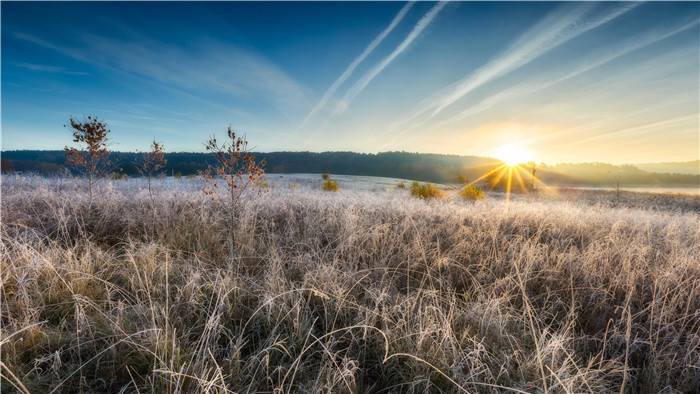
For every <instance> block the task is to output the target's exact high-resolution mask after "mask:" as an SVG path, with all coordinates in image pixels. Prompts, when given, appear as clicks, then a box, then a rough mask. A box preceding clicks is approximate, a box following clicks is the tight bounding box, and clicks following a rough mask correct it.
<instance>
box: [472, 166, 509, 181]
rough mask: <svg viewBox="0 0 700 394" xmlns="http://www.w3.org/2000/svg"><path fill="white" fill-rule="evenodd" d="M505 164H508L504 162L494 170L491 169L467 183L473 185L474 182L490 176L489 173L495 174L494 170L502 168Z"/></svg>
mask: <svg viewBox="0 0 700 394" xmlns="http://www.w3.org/2000/svg"><path fill="white" fill-rule="evenodd" d="M505 166H506V164H505V163H504V164H501V165H500V166H498V167H496V168H494V169H493V170H491V171H489V172H487V173H486V174H484V175H482V176H480V177H478V178H476V179H475V180H474V181H471V182H469V183H468V184H467V186H471V185H473V184H475V183H477V182H479V181H480V180H482V179H484V178H486V177H487V176H489V175H491V174H493V173H494V172H496V171H498V170H500V169H501V168H503V167H505Z"/></svg>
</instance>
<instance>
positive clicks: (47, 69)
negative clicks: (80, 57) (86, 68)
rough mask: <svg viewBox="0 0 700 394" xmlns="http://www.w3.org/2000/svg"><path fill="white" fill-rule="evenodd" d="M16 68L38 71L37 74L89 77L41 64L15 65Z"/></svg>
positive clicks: (84, 73)
mask: <svg viewBox="0 0 700 394" xmlns="http://www.w3.org/2000/svg"><path fill="white" fill-rule="evenodd" d="M15 65H16V66H18V67H22V68H26V69H27V70H32V71H39V72H49V73H61V74H71V75H90V74H89V73H86V72H80V71H70V70H67V69H66V68H65V67H58V66H47V65H43V64H30V63H15Z"/></svg>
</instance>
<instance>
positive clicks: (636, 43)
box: [435, 20, 698, 127]
mask: <svg viewBox="0 0 700 394" xmlns="http://www.w3.org/2000/svg"><path fill="white" fill-rule="evenodd" d="M697 24H698V20H693V21H690V22H685V23H682V24H680V25H676V26H673V27H670V28H665V29H655V30H652V31H650V32H648V33H647V34H644V35H643V36H641V37H637V38H635V39H634V40H631V41H628V42H627V43H625V44H623V45H620V46H618V47H616V48H614V49H611V50H608V51H607V52H606V53H605V54H603V55H599V56H597V58H596V59H595V60H594V61H590V62H588V63H585V64H583V65H582V66H580V67H578V68H577V69H575V70H574V71H571V72H569V73H568V74H565V75H563V76H561V77H559V78H554V79H541V80H539V81H534V82H529V83H520V84H518V85H516V86H513V87H511V88H509V89H507V90H504V91H502V92H499V93H497V94H494V95H492V96H490V97H488V98H486V99H484V100H482V101H481V102H479V103H478V104H476V105H474V106H472V107H469V108H467V109H465V110H463V111H462V112H460V113H458V114H457V115H455V116H453V117H451V118H449V119H447V120H445V121H442V122H440V123H438V124H436V125H435V127H440V126H443V125H446V124H450V123H454V122H457V121H460V120H463V119H466V118H468V117H470V116H473V115H476V114H478V113H481V112H483V111H486V110H487V109H489V108H491V107H493V106H495V105H498V104H500V103H501V102H503V101H506V100H510V99H513V98H516V97H521V96H526V95H529V94H532V93H535V92H538V91H540V90H543V89H546V88H548V87H550V86H553V85H556V84H558V83H560V82H563V81H565V80H567V79H569V78H573V77H575V76H577V75H579V74H582V73H585V72H587V71H590V70H592V69H594V68H596V67H600V66H602V65H603V64H606V63H608V62H611V61H613V60H615V59H617V58H619V57H621V56H623V55H626V54H628V53H630V52H633V51H635V50H637V49H640V48H643V47H645V46H647V45H651V44H653V43H655V42H658V41H661V40H663V39H665V38H668V37H671V36H673V35H675V34H677V33H680V32H682V31H685V30H687V29H690V28H692V27H694V26H695V25H697Z"/></svg>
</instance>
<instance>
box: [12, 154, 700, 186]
mask: <svg viewBox="0 0 700 394" xmlns="http://www.w3.org/2000/svg"><path fill="white" fill-rule="evenodd" d="M139 155H140V153H132V152H112V153H111V157H110V160H111V161H113V162H114V163H116V165H117V166H119V168H121V170H122V171H121V173H124V174H127V175H129V176H137V175H138V174H139V172H138V169H137V159H138V157H139ZM256 157H258V158H259V159H260V160H265V161H266V165H265V172H266V173H319V174H320V173H330V174H335V175H367V176H383V177H393V178H402V179H411V180H417V181H422V182H436V183H466V182H471V181H473V180H475V179H477V178H479V177H480V176H482V175H483V174H485V173H487V172H488V171H490V170H491V169H493V168H494V167H497V166H498V165H500V162H498V161H496V160H495V159H492V158H488V157H478V156H458V155H440V154H425V153H410V152H382V153H377V154H372V153H354V152H320V153H317V152H269V153H256ZM165 159H166V160H167V164H166V165H165V168H164V171H165V173H166V174H168V175H175V174H180V175H183V176H186V175H192V174H196V173H197V172H198V171H204V170H206V169H207V164H208V162H211V161H212V156H211V154H207V153H194V152H172V153H165ZM1 165H2V170H3V172H5V171H10V170H14V171H24V172H36V173H40V174H45V175H51V174H60V173H65V172H66V170H67V168H68V166H67V164H66V159H65V156H64V152H63V151H36V150H18V151H6V152H2V163H1ZM13 167H14V168H13ZM537 177H538V179H540V180H542V181H543V182H544V183H546V184H552V185H597V186H602V185H607V186H609V185H611V184H614V183H615V182H616V181H619V182H620V184H621V185H659V186H662V185H693V186H697V185H700V176H698V175H691V174H669V173H650V172H646V171H642V170H640V169H639V168H637V167H634V166H631V165H622V166H615V165H612V164H607V163H582V164H566V163H564V164H557V165H554V166H546V165H543V164H540V165H538V170H537ZM465 181H466V182H465Z"/></svg>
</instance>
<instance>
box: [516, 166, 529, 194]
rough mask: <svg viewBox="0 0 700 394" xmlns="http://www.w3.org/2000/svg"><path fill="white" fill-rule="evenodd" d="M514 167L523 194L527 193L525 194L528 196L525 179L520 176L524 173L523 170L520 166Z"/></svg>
mask: <svg viewBox="0 0 700 394" xmlns="http://www.w3.org/2000/svg"><path fill="white" fill-rule="evenodd" d="M513 167H515V169H516V171H515V179H517V180H518V183H520V187H521V188H522V190H523V192H525V194H528V192H527V187H526V186H525V182H523V178H522V177H521V176H520V171H522V170H523V168H522V167H521V166H520V165H516V166H513Z"/></svg>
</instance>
